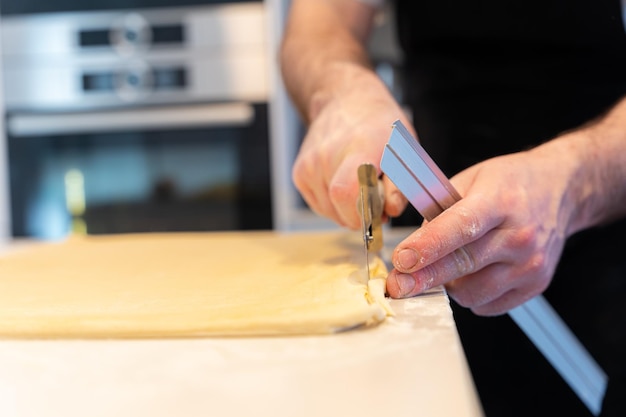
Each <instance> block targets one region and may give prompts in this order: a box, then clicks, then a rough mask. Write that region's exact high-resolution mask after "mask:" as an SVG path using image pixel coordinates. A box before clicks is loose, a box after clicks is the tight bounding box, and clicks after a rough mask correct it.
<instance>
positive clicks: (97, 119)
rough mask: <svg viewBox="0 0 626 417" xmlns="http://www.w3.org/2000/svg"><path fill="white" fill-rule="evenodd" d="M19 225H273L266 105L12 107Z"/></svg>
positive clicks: (15, 223)
mask: <svg viewBox="0 0 626 417" xmlns="http://www.w3.org/2000/svg"><path fill="white" fill-rule="evenodd" d="M7 130H8V155H9V161H10V162H9V178H10V197H11V211H12V216H11V217H12V219H11V224H12V233H13V235H14V236H29V237H36V238H41V239H56V238H60V237H64V236H66V235H67V234H68V233H70V232H75V233H88V234H104V233H107V234H108V233H132V232H165V231H208V230H212V231H215V230H249V229H271V228H272V212H271V211H272V210H271V200H272V199H271V190H270V168H269V167H270V161H269V146H268V142H269V139H268V138H269V132H268V122H267V105H266V104H249V103H226V104H206V105H185V106H168V107H146V108H129V109H122V110H111V111H98V112H85V113H59V114H50V113H44V114H42V113H37V114H27V113H18V114H11V113H9V114H8V115H7Z"/></svg>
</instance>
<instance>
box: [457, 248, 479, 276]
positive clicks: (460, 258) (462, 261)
mask: <svg viewBox="0 0 626 417" xmlns="http://www.w3.org/2000/svg"><path fill="white" fill-rule="evenodd" d="M452 258H453V259H454V265H455V267H456V270H457V272H458V274H459V275H460V276H464V275H468V274H470V273H472V272H474V271H475V269H476V260H475V259H474V256H473V255H472V254H471V253H470V251H469V250H468V249H467V247H465V246H464V247H461V248H459V249H457V250H455V251H454V252H452Z"/></svg>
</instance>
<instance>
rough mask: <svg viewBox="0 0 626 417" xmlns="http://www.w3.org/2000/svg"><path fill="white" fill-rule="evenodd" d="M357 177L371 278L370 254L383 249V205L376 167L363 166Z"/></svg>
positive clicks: (370, 165)
mask: <svg viewBox="0 0 626 417" xmlns="http://www.w3.org/2000/svg"><path fill="white" fill-rule="evenodd" d="M357 175H358V179H359V202H358V204H359V210H360V212H361V229H362V232H363V244H364V246H365V262H366V264H367V265H366V269H367V276H368V278H369V276H370V270H369V252H378V251H380V250H381V249H382V247H383V230H382V216H383V203H382V197H381V192H380V189H379V185H378V184H379V183H378V176H377V172H376V168H375V167H374V165H372V164H361V165H360V166H359V168H358V170H357Z"/></svg>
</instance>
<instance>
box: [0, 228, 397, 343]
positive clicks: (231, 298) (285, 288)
mask: <svg viewBox="0 0 626 417" xmlns="http://www.w3.org/2000/svg"><path fill="white" fill-rule="evenodd" d="M357 235H358V234H357V233H354V232H352V233H349V234H348V233H345V232H341V233H340V232H331V233H329V232H325V233H319V232H316V233H293V234H278V233H273V232H249V233H242V232H226V233H172V234H131V235H114V236H98V237H92V236H90V237H78V238H71V239H69V240H67V241H65V242H61V243H47V244H39V243H38V244H35V245H33V246H31V247H27V248H24V249H21V250H18V251H15V252H12V253H10V254H7V255H5V256H3V257H0V337H3V338H149V337H198V336H255V335H296V334H324V333H333V332H337V331H342V330H347V329H351V328H354V327H357V326H361V325H365V324H367V325H371V324H375V323H379V322H381V321H382V320H384V319H385V317H386V316H387V315H391V314H392V311H391V309H390V308H389V305H388V303H387V301H386V299H385V296H384V288H385V277H386V275H387V271H386V268H385V265H384V263H383V262H382V261H381V260H380V259H379V258H377V257H372V256H370V269H371V271H370V275H371V279H370V280H368V277H366V272H365V265H364V258H365V255H364V253H363V246H362V242H360V241H359V239H358V236H357ZM372 258H373V259H372Z"/></svg>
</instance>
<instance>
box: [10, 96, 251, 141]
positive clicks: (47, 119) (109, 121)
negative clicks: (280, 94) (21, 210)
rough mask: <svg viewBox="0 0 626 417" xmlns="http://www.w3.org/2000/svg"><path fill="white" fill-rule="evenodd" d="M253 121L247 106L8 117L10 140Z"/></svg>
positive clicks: (169, 108)
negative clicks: (13, 138)
mask: <svg viewBox="0 0 626 417" xmlns="http://www.w3.org/2000/svg"><path fill="white" fill-rule="evenodd" d="M253 120H254V108H253V107H252V105H250V104H249V103H223V104H202V105H185V106H171V107H162V108H160V107H153V108H139V109H124V110H107V111H97V112H82V113H57V114H26V113H14V114H11V115H9V117H8V120H7V129H8V131H9V133H10V134H11V136H13V137H24V136H48V135H64V134H77V133H105V132H119V131H130V130H133V131H135V130H154V129H169V128H191V127H220V126H235V127H240V126H246V125H249V124H251V123H252V122H253Z"/></svg>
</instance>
